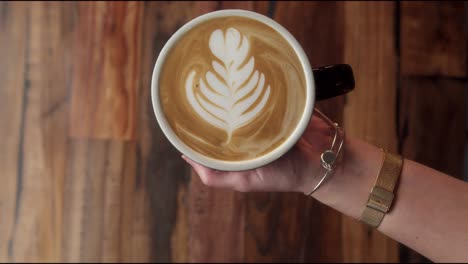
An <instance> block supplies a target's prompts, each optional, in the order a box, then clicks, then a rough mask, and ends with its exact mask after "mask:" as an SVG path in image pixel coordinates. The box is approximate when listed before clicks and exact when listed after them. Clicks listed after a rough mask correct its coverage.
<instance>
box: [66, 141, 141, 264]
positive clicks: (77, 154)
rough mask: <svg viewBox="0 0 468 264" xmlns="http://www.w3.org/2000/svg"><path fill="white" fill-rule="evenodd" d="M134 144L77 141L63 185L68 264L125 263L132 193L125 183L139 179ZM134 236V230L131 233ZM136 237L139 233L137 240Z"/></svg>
mask: <svg viewBox="0 0 468 264" xmlns="http://www.w3.org/2000/svg"><path fill="white" fill-rule="evenodd" d="M133 145H134V143H122V142H117V141H110V140H92V139H84V140H72V141H71V142H70V151H69V155H68V158H69V160H73V163H72V164H71V165H70V166H69V169H68V170H67V173H66V177H65V181H64V193H65V197H64V208H67V212H68V213H67V214H65V216H64V219H63V228H64V230H66V233H65V234H64V237H63V238H62V243H63V244H62V250H63V260H64V261H67V262H94V261H98V262H103V261H105V262H115V261H121V260H122V252H124V251H123V249H124V246H130V245H131V244H130V243H128V242H127V243H128V244H125V243H126V241H125V240H123V239H122V236H123V235H124V234H125V233H127V232H128V231H127V229H129V228H131V226H124V225H123V224H124V223H125V222H124V221H122V219H125V217H124V212H125V210H127V211H128V209H127V208H125V207H124V205H125V204H126V199H131V197H125V196H122V195H121V194H122V193H125V192H124V191H123V190H124V189H125V188H127V186H124V185H123V183H124V182H126V181H125V179H128V178H132V177H135V170H127V169H125V168H126V167H129V168H135V166H134V165H133V164H131V163H132V162H134V161H135V159H132V158H131V157H132V156H134V155H135V151H134V150H135V148H134V146H133ZM132 231H133V230H132ZM133 235H134V236H136V235H138V233H136V234H133Z"/></svg>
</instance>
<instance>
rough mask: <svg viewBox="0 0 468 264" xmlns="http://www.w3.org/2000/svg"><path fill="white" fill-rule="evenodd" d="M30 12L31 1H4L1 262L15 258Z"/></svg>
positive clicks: (0, 23) (0, 36) (0, 24)
mask: <svg viewBox="0 0 468 264" xmlns="http://www.w3.org/2000/svg"><path fill="white" fill-rule="evenodd" d="M29 11H30V8H29V6H28V4H27V3H19V2H16V3H8V2H2V3H1V4H0V14H1V19H0V41H1V43H3V44H2V48H1V49H0V80H2V85H1V86H0V120H1V126H0V136H1V138H2V140H0V146H1V148H2V151H1V152H0V168H1V169H2V173H0V180H1V182H2V184H1V185H0V212H1V215H0V237H1V239H0V262H9V261H13V260H14V257H13V246H12V244H13V238H14V237H15V235H16V234H15V233H14V229H15V226H17V225H18V224H17V221H18V217H19V216H18V212H17V211H16V210H17V209H16V208H17V207H18V201H17V200H18V198H17V197H18V189H20V188H21V185H22V177H23V176H22V175H23V165H22V162H23V152H24V151H23V149H22V148H23V146H24V126H25V120H24V109H25V103H26V102H25V101H26V99H27V97H26V95H27V92H28V89H27V88H28V87H29V82H28V81H27V80H26V78H25V76H27V74H28V68H27V60H28V59H29V54H28V53H29V52H28V50H29V42H28V31H29V26H30V23H29Z"/></svg>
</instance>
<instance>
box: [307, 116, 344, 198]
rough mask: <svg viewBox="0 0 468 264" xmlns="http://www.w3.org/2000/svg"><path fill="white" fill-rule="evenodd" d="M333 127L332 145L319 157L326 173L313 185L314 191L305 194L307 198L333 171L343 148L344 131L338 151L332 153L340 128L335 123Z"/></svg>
mask: <svg viewBox="0 0 468 264" xmlns="http://www.w3.org/2000/svg"><path fill="white" fill-rule="evenodd" d="M333 125H334V126H335V137H334V138H333V142H332V145H331V147H330V149H328V150H325V151H324V152H323V153H322V155H321V156H320V161H321V163H322V167H323V168H324V169H325V170H326V172H325V174H324V175H323V176H322V178H321V179H320V181H319V182H318V183H317V185H315V187H314V189H313V190H312V191H311V192H309V193H308V194H307V195H308V196H310V195H312V194H313V193H314V192H315V191H316V190H317V189H318V188H319V187H320V185H322V183H323V182H324V181H325V180H326V179H327V177H328V175H330V174H331V173H332V171H333V169H334V168H335V162H336V161H337V159H338V158H339V156H340V153H341V149H342V147H343V142H344V131H343V135H342V137H341V140H340V144H339V145H338V149H337V150H336V152H335V151H334V149H335V148H336V145H335V143H336V140H337V139H338V134H339V132H340V127H339V126H338V124H337V123H334V124H333Z"/></svg>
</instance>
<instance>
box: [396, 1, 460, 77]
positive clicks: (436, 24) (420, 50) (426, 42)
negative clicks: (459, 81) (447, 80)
mask: <svg viewBox="0 0 468 264" xmlns="http://www.w3.org/2000/svg"><path fill="white" fill-rule="evenodd" d="M464 13H465V9H464V2H463V1H430V2H425V1H403V2H402V3H401V25H402V26H401V46H402V49H401V72H402V74H404V75H429V76H432V75H443V76H451V77H467V76H468V68H467V67H468V65H467V59H466V58H467V55H468V53H467V39H466V35H465V26H466V25H465V19H464V15H465V14H464Z"/></svg>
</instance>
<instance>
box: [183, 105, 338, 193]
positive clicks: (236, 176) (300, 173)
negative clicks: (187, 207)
mask: <svg viewBox="0 0 468 264" xmlns="http://www.w3.org/2000/svg"><path fill="white" fill-rule="evenodd" d="M334 135H335V127H334V125H333V122H332V121H330V120H329V119H328V118H327V117H326V116H325V115H324V114H322V113H321V112H319V111H318V110H316V109H314V113H313V115H312V118H311V122H310V123H309V125H308V127H307V128H306V130H305V132H304V134H303V135H302V137H301V139H300V140H299V141H298V142H297V144H296V145H295V146H294V147H293V148H292V149H291V150H290V151H289V152H287V153H286V154H285V155H284V156H282V157H281V158H279V159H278V160H276V161H274V162H272V163H270V164H268V165H266V166H264V167H261V168H257V169H253V170H248V171H239V172H228V171H220V170H214V169H210V168H207V167H205V166H203V165H200V164H198V163H196V162H194V161H192V160H190V159H189V158H187V157H185V156H182V158H183V159H184V160H185V161H187V162H188V163H189V164H190V165H191V166H192V167H193V169H194V170H195V171H196V172H197V174H198V175H199V176H200V178H201V180H202V182H203V183H204V184H205V185H207V186H210V187H220V188H230V189H233V190H236V191H241V192H250V191H282V192H303V193H308V192H310V191H311V190H312V189H313V187H314V186H315V184H316V183H317V181H318V180H319V179H318V178H320V177H321V176H322V175H323V173H324V172H323V170H322V165H321V162H320V156H321V154H322V153H323V152H324V151H325V150H327V149H329V148H330V146H331V143H332V141H333V137H334Z"/></svg>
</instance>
